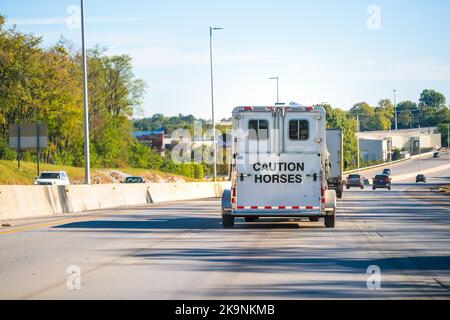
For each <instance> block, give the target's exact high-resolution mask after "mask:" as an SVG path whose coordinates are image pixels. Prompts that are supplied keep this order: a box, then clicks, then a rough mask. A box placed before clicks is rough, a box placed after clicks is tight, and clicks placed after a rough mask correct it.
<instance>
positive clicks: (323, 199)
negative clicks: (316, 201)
mask: <svg viewBox="0 0 450 320" xmlns="http://www.w3.org/2000/svg"><path fill="white" fill-rule="evenodd" d="M320 196H321V197H322V203H325V188H324V187H323V186H321V187H320Z"/></svg>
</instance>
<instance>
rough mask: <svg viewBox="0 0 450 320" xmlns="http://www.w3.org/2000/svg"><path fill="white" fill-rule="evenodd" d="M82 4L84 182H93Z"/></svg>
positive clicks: (82, 4) (82, 8)
mask: <svg viewBox="0 0 450 320" xmlns="http://www.w3.org/2000/svg"><path fill="white" fill-rule="evenodd" d="M80 4H81V51H82V55H83V96H84V97H83V98H84V183H85V184H91V168H90V156H89V104H88V103H89V100H88V80H87V58H86V45H85V41H84V1H83V0H80Z"/></svg>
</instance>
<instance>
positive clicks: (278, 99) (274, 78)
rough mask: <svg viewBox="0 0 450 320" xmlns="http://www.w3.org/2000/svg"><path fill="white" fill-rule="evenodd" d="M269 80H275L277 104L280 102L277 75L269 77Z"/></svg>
mask: <svg viewBox="0 0 450 320" xmlns="http://www.w3.org/2000/svg"><path fill="white" fill-rule="evenodd" d="M269 80H277V104H278V103H280V91H279V86H278V77H272V78H269Z"/></svg>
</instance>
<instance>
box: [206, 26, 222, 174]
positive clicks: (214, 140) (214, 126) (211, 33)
mask: <svg viewBox="0 0 450 320" xmlns="http://www.w3.org/2000/svg"><path fill="white" fill-rule="evenodd" d="M222 29H223V28H213V27H209V58H210V62H211V111H212V127H213V153H214V182H216V181H217V145H216V119H215V116H214V73H213V47H212V37H213V31H215V30H222Z"/></svg>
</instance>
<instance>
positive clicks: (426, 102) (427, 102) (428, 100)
mask: <svg viewBox="0 0 450 320" xmlns="http://www.w3.org/2000/svg"><path fill="white" fill-rule="evenodd" d="M419 102H420V107H421V108H424V107H425V108H426V107H429V108H433V109H437V110H439V109H443V108H446V105H445V104H446V99H445V96H444V95H443V94H442V93H440V92H437V91H435V90H427V89H425V90H423V91H422V93H421V94H420V100H419Z"/></svg>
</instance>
